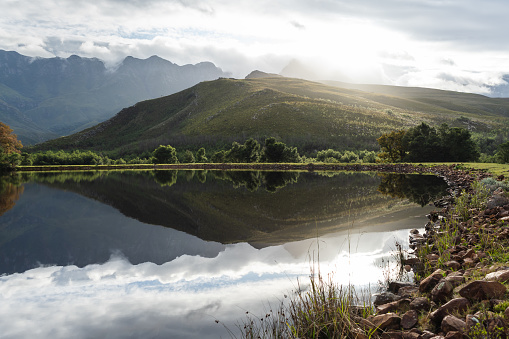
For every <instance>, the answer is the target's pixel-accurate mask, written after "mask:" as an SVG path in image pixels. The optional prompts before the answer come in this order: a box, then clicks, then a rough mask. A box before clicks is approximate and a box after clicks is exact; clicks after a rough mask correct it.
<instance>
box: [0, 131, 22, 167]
mask: <svg viewBox="0 0 509 339" xmlns="http://www.w3.org/2000/svg"><path fill="white" fill-rule="evenodd" d="M22 147H23V145H22V144H21V141H19V140H18V138H17V136H16V134H13V133H12V129H11V128H10V127H9V126H7V125H6V124H4V123H3V122H0V170H11V169H13V168H14V167H16V166H18V165H19V164H20V163H21V160H22V158H21V155H20V153H21V148H22Z"/></svg>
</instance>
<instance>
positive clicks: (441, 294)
mask: <svg viewBox="0 0 509 339" xmlns="http://www.w3.org/2000/svg"><path fill="white" fill-rule="evenodd" d="M453 288H454V287H453V286H452V284H451V283H450V282H449V281H447V280H446V279H442V280H440V281H439V283H438V284H437V285H436V286H435V287H433V289H432V290H431V300H433V301H434V302H446V301H447V300H449V299H450V298H451V296H452V290H453Z"/></svg>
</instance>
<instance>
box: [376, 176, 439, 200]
mask: <svg viewBox="0 0 509 339" xmlns="http://www.w3.org/2000/svg"><path fill="white" fill-rule="evenodd" d="M378 175H379V176H380V177H381V178H382V181H381V182H380V185H379V187H378V191H379V192H380V193H382V194H385V195H389V196H391V197H393V198H400V199H404V198H407V199H408V200H410V201H412V202H415V203H416V204H419V205H421V206H425V205H427V204H429V203H430V202H432V201H434V200H436V199H439V198H441V197H442V196H444V195H445V194H444V193H445V190H446V189H447V184H446V183H445V181H444V180H443V179H442V178H440V177H437V176H434V175H426V176H425V175H411V174H394V173H379V174H378Z"/></svg>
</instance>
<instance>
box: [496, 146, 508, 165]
mask: <svg viewBox="0 0 509 339" xmlns="http://www.w3.org/2000/svg"><path fill="white" fill-rule="evenodd" d="M497 159H498V161H499V162H501V163H502V164H507V163H509V141H507V142H504V143H503V144H500V145H499V146H498V152H497Z"/></svg>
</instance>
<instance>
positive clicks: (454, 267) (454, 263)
mask: <svg viewBox="0 0 509 339" xmlns="http://www.w3.org/2000/svg"><path fill="white" fill-rule="evenodd" d="M444 265H445V267H448V268H450V269H451V270H455V271H457V270H459V269H460V268H461V264H460V263H459V262H457V261H454V260H449V261H446V262H445V263H444Z"/></svg>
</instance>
